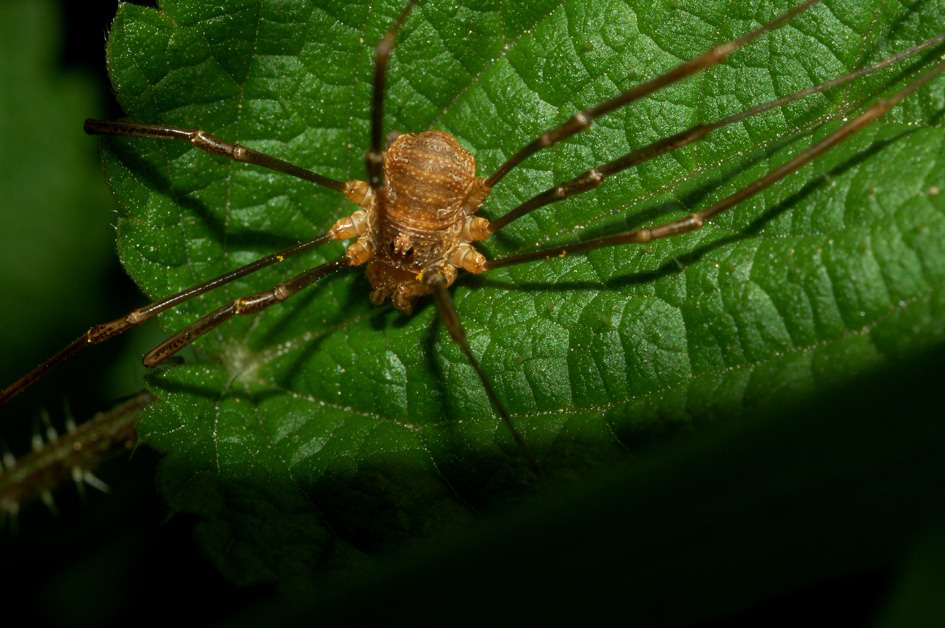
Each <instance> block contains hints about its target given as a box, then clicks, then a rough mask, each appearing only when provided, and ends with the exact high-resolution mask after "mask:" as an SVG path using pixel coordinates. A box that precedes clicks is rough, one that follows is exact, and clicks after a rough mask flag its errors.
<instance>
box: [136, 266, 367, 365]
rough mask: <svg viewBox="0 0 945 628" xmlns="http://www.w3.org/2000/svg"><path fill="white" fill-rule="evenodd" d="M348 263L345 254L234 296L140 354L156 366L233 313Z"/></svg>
mask: <svg viewBox="0 0 945 628" xmlns="http://www.w3.org/2000/svg"><path fill="white" fill-rule="evenodd" d="M350 265H351V262H350V261H348V258H347V257H341V258H338V259H336V260H334V261H331V262H328V263H327V264H322V265H321V266H316V267H315V268H312V269H310V270H307V271H305V272H304V273H301V274H299V275H296V276H295V277H293V278H292V279H289V280H288V281H283V282H282V283H280V284H278V285H276V286H275V287H274V288H272V289H271V290H267V291H266V292H260V293H258V294H250V295H246V296H243V297H239V298H238V299H234V300H233V301H232V302H230V303H229V304H228V305H225V306H223V307H221V308H220V309H218V310H215V311H213V312H211V313H209V314H207V315H206V316H204V317H203V318H201V319H199V320H197V321H195V322H194V323H191V324H190V325H188V326H187V327H185V328H184V329H182V330H180V331H179V332H177V333H176V334H174V335H173V336H171V337H170V338H168V339H167V340H165V341H164V342H162V343H161V344H160V345H158V346H157V347H155V348H154V349H152V350H151V351H149V352H148V353H147V354H145V356H144V360H143V362H144V365H145V366H156V365H158V364H160V363H161V362H163V361H164V360H166V359H167V358H169V357H170V356H172V355H174V354H175V353H177V352H178V351H180V350H181V349H183V348H184V347H186V346H187V345H189V344H190V343H192V342H193V341H194V340H196V339H197V338H200V337H201V336H203V335H204V334H205V333H207V332H208V331H210V330H211V329H213V328H214V327H216V326H217V325H219V324H221V323H223V322H224V321H227V320H229V319H230V318H232V317H233V316H246V315H248V314H256V313H258V312H261V311H263V310H265V309H266V308H268V307H271V306H273V305H275V304H276V303H282V302H283V301H285V300H286V299H288V298H289V297H291V296H293V295H295V294H297V293H298V292H299V291H300V290H302V289H303V288H306V287H308V286H310V285H312V284H313V283H315V282H316V281H318V280H319V279H321V278H322V277H325V276H327V275H330V274H331V273H333V272H336V271H339V270H341V269H342V268H347V267H349V266H350Z"/></svg>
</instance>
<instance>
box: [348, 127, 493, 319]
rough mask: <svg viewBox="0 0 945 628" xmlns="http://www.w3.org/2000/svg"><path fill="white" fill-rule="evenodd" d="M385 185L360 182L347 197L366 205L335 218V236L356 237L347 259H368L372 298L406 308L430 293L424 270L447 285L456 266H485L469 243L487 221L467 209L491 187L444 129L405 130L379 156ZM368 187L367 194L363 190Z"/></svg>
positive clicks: (354, 262)
mask: <svg viewBox="0 0 945 628" xmlns="http://www.w3.org/2000/svg"><path fill="white" fill-rule="evenodd" d="M384 164H385V179H386V183H385V186H384V187H383V188H381V190H380V192H379V193H377V194H375V193H372V191H370V190H369V188H368V184H367V183H364V182H361V181H358V182H355V183H354V184H353V185H351V187H352V188H354V189H355V191H354V192H352V193H349V195H348V198H350V199H351V200H353V201H355V202H356V203H358V204H359V205H361V207H362V208H363V209H362V210H360V211H359V212H356V213H355V214H352V215H351V216H347V217H345V218H343V219H341V220H339V221H338V222H337V223H335V227H334V228H333V232H334V234H335V236H336V237H337V238H351V237H357V238H358V239H357V241H356V242H355V243H354V244H352V245H351V246H350V247H348V251H347V253H346V255H347V258H348V260H349V261H350V263H351V265H353V266H358V265H361V264H364V263H367V264H368V267H367V274H368V278H369V279H370V281H371V285H372V287H373V291H372V292H371V297H370V298H371V302H372V303H374V304H375V305H380V304H382V303H384V302H385V301H387V300H388V299H390V300H391V301H392V303H393V305H394V307H395V308H397V309H398V310H400V311H401V312H404V313H405V314H410V313H411V312H412V310H413V304H414V301H415V300H416V299H417V297H419V296H420V295H423V294H429V293H430V288H429V286H427V285H425V284H424V282H423V280H422V278H421V274H422V273H424V272H425V271H428V270H434V269H436V270H438V271H439V272H441V273H442V274H443V277H444V278H445V280H446V282H447V286H449V285H452V283H453V282H454V281H455V280H456V274H457V269H459V268H462V269H464V270H468V271H470V272H482V265H483V263H484V262H485V258H484V257H483V256H482V254H481V253H479V252H478V251H476V250H475V249H474V248H472V246H470V243H471V242H474V241H476V240H482V239H484V238H485V237H487V235H488V233H487V231H486V227H487V225H488V222H487V221H486V220H485V219H483V218H477V217H474V216H472V214H473V213H474V212H475V211H476V210H478V209H479V208H480V207H481V206H482V203H483V201H485V199H486V196H487V195H488V193H489V190H488V188H486V187H485V184H484V182H485V178H484V177H477V176H476V161H475V158H474V157H473V156H472V155H471V154H469V153H468V152H467V151H466V150H465V149H463V147H462V146H460V144H459V142H457V141H456V140H455V139H454V138H453V137H452V136H451V135H449V134H448V133H444V132H442V131H425V132H423V133H419V134H413V133H406V134H402V135H399V136H398V137H396V139H394V140H393V142H392V143H391V145H390V146H389V147H388V149H387V151H386V152H385V155H384ZM365 190H367V191H366V192H364V191H365Z"/></svg>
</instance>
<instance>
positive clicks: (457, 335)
mask: <svg viewBox="0 0 945 628" xmlns="http://www.w3.org/2000/svg"><path fill="white" fill-rule="evenodd" d="M423 283H424V284H425V285H426V287H427V288H429V289H430V290H431V291H432V292H433V298H434V299H435V300H436V308H437V310H439V312H440V317H441V318H442V319H443V323H444V324H445V325H446V329H447V330H448V331H449V332H450V337H451V338H452V339H453V342H455V343H456V344H457V345H459V347H460V348H461V349H462V350H463V353H465V354H466V359H468V360H469V363H470V364H471V365H472V367H473V370H475V371H476V375H478V376H479V381H480V382H482V387H483V388H485V389H486V394H487V395H488V396H489V399H490V400H491V401H492V405H493V406H495V408H496V410H498V411H499V415H500V416H501V417H502V421H503V422H504V423H505V424H506V426H508V428H509V431H511V432H512V438H513V439H515V444H516V445H517V446H518V448H519V450H520V451H521V452H522V454H523V455H524V456H525V458H526V459H527V460H528V462H529V464H531V466H532V469H533V470H534V471H535V474H536V475H538V477H540V478H544V473H542V470H541V466H540V465H539V464H538V460H537V459H536V458H535V456H533V455H532V452H531V450H530V449H529V448H528V445H527V444H526V443H525V440H524V439H523V438H522V436H521V434H519V433H518V430H516V429H515V425H514V424H513V423H512V418H511V417H510V416H509V412H508V410H506V409H505V406H504V405H502V401H501V400H500V399H499V396H498V395H497V394H496V392H495V390H494V389H493V388H492V384H491V383H489V380H488V378H487V377H486V374H485V372H484V371H483V370H482V366H481V365H480V364H479V361H478V360H477V359H476V356H474V355H473V352H472V348H471V347H470V346H469V339H468V338H467V337H466V330H465V329H463V323H462V321H460V320H459V312H458V311H457V310H456V304H455V303H453V297H452V295H450V291H449V287H448V286H447V282H446V277H444V276H443V274H442V273H441V272H440V271H438V270H433V271H427V272H425V273H424V274H423Z"/></svg>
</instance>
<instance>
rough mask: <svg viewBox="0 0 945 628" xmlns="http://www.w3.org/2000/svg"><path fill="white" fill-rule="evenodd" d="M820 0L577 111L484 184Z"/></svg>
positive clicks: (492, 183)
mask: <svg viewBox="0 0 945 628" xmlns="http://www.w3.org/2000/svg"><path fill="white" fill-rule="evenodd" d="M820 2H821V0H808V1H807V2H805V3H804V4H801V5H799V6H796V7H794V8H793V9H791V10H789V11H787V12H786V13H784V14H782V15H780V16H778V17H776V18H775V19H773V20H771V21H770V22H768V23H767V24H765V25H764V26H762V27H760V28H757V29H755V30H753V31H751V32H750V33H746V34H744V35H742V36H741V37H739V38H737V39H734V40H732V41H730V42H728V43H726V44H722V45H720V46H716V47H714V48H712V49H711V50H708V51H706V52H704V53H703V54H701V55H699V56H698V57H695V58H693V59H690V60H689V61H684V62H682V63H680V64H679V65H678V66H676V67H675V68H673V69H672V70H670V71H669V72H666V73H665V74H661V75H660V76H657V77H656V78H654V79H652V80H650V81H647V82H646V83H641V84H640V85H637V86H636V87H634V88H632V89H629V90H627V91H625V92H624V93H622V94H620V95H618V96H615V97H613V98H611V99H610V100H608V101H606V102H603V103H601V104H599V105H596V106H594V107H590V108H588V109H585V110H584V111H579V112H578V113H576V114H574V115H573V116H572V117H571V118H569V119H568V120H567V121H566V122H564V123H562V124H560V125H559V126H557V127H555V128H553V129H551V130H549V131H545V132H544V133H542V134H541V135H540V136H538V138H536V139H535V140H534V141H533V142H532V143H531V144H529V145H527V146H526V147H525V148H523V149H521V150H520V151H518V152H517V153H516V154H515V155H513V156H512V157H511V159H509V160H508V161H506V162H505V163H504V164H502V165H501V166H499V169H498V170H496V171H495V172H494V173H493V174H492V176H491V177H489V178H488V179H487V180H486V186H487V187H489V188H492V187H494V186H495V184H496V183H498V182H499V180H501V179H502V177H504V176H505V175H507V174H508V173H509V171H510V170H512V169H513V168H515V167H516V166H517V165H519V164H520V163H522V162H523V161H524V160H526V159H528V158H529V157H531V156H532V155H534V154H535V153H537V152H538V151H540V150H542V149H545V148H548V147H550V146H554V145H555V144H557V143H558V142H560V141H561V140H564V139H567V138H569V137H571V136H572V135H575V134H576V133H580V132H581V131H584V130H586V129H589V128H590V126H591V124H593V122H594V119H595V118H599V117H600V116H602V115H604V114H607V113H610V112H611V111H614V110H615V109H620V108H621V107H624V106H626V105H628V104H630V103H632V102H633V101H635V100H639V99H640V98H644V97H646V96H649V95H650V94H652V93H653V92H656V91H658V90H660V89H663V88H664V87H666V86H667V85H671V84H673V83H675V82H676V81H679V80H680V79H684V78H686V77H687V76H691V75H692V74H695V73H696V72H699V71H701V70H704V69H706V68H708V67H710V66H713V65H715V64H716V63H718V62H719V61H722V60H723V59H725V57H727V56H729V55H730V54H732V53H733V52H735V51H736V50H738V49H739V48H741V47H742V46H744V45H745V44H747V43H749V42H750V41H752V40H754V39H757V38H758V37H759V36H761V35H763V34H765V33H767V32H769V31H772V30H774V29H776V28H778V27H779V26H781V25H782V24H784V23H785V22H787V21H788V20H790V19H792V18H794V17H795V16H797V15H799V14H800V13H803V12H804V11H806V10H807V9H809V8H811V7H812V6H814V5H815V4H819V3H820Z"/></svg>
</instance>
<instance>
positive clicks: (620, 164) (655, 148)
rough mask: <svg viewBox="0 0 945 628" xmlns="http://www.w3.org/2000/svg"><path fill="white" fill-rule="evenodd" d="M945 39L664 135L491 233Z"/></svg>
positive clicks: (543, 198) (534, 202)
mask: <svg viewBox="0 0 945 628" xmlns="http://www.w3.org/2000/svg"><path fill="white" fill-rule="evenodd" d="M943 41H945V34H942V35H939V36H938V37H934V38H932V39H929V40H928V41H925V42H923V43H921V44H919V45H917V46H914V47H913V48H910V49H909V50H905V51H903V52H900V53H899V54H896V55H894V56H892V57H889V58H888V59H884V60H883V61H880V62H879V63H876V64H874V65H871V66H868V67H865V68H861V69H859V70H857V71H855V72H851V73H850V74H847V75H845V76H841V77H838V78H835V79H832V80H830V81H827V82H825V83H821V84H820V85H815V86H813V87H809V88H807V89H804V90H801V91H799V92H796V93H794V94H790V95H788V96H782V97H781V98H778V99H775V100H772V101H771V102H767V103H765V104H763V105H759V106H757V107H755V108H754V109H749V110H748V111H743V112H741V113H737V114H735V115H733V116H729V117H728V118H725V119H723V120H717V121H715V122H710V123H704V124H697V125H695V126H692V127H690V128H688V129H686V130H685V131H681V132H679V133H677V134H675V135H671V136H669V137H664V138H662V139H660V140H657V141H655V142H652V143H650V144H647V145H646V146H644V147H642V148H639V149H637V150H635V151H633V152H630V153H628V154H626V155H624V156H623V157H619V158H618V159H615V160H613V161H611V162H609V163H607V164H604V165H603V166H598V167H597V168H592V169H590V170H588V171H586V172H584V173H582V174H580V175H578V176H577V177H575V178H574V179H571V180H570V181H568V182H567V183H562V184H560V185H556V186H555V187H552V188H548V189H547V190H545V191H544V192H541V193H540V194H536V195H535V196H533V197H532V198H531V199H529V200H527V201H525V202H524V203H522V204H521V205H519V206H518V207H516V208H514V209H512V210H511V211H510V212H508V213H507V214H505V215H504V216H502V217H501V218H499V219H498V220H495V221H493V222H491V223H489V228H488V231H489V233H490V234H493V233H496V232H497V231H499V230H500V229H502V228H503V227H505V226H506V225H508V224H509V223H510V222H512V221H513V220H517V219H519V218H521V217H522V216H524V215H526V214H528V213H529V212H532V211H534V210H536V209H538V208H539V207H544V206H545V205H550V204H551V203H556V202H558V201H562V200H564V199H566V198H568V197H570V196H574V195H575V194H581V193H583V192H587V191H589V190H593V189H594V188H596V187H597V186H599V185H601V184H602V183H603V182H604V179H606V178H607V177H610V176H612V175H614V174H617V173H618V172H623V171H624V170H626V169H628V168H632V167H633V166H636V165H639V164H641V163H643V162H645V161H649V160H650V159H653V158H655V157H658V156H660V155H663V154H666V153H669V152H671V151H674V150H676V149H677V148H682V147H683V146H686V145H688V144H692V143H693V142H698V141H700V140H702V139H703V138H705V137H706V136H707V135H708V134H709V133H712V132H713V131H716V130H718V129H720V128H722V127H725V126H728V125H730V124H735V123H738V122H741V121H742V120H745V119H747V118H750V117H752V116H755V115H758V114H760V113H763V112H765V111H768V110H770V109H774V108H775V107H780V106H782V105H784V104H787V103H789V102H792V101H795V100H800V99H801V98H806V97H807V96H810V95H811V94H816V93H819V92H822V91H825V90H828V89H831V88H833V87H837V86H838V85H843V84H844V83H849V82H851V81H854V80H856V79H858V78H861V77H863V76H866V75H867V74H872V73H873V72H876V71H878V70H882V69H883V68H885V67H887V66H890V65H892V64H894V63H898V62H899V61H902V60H903V59H906V58H908V57H911V56H912V55H915V54H917V53H919V52H921V51H923V50H927V49H929V48H931V47H933V46H936V45H938V44H940V43H942V42H943Z"/></svg>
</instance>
